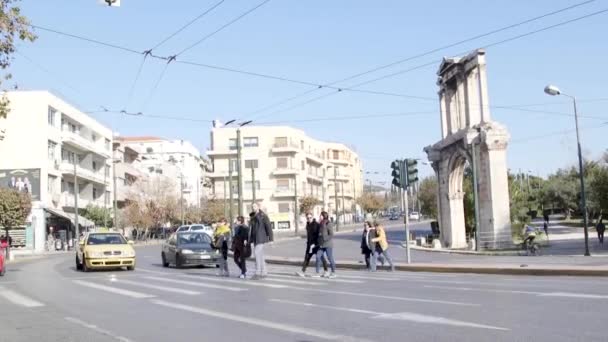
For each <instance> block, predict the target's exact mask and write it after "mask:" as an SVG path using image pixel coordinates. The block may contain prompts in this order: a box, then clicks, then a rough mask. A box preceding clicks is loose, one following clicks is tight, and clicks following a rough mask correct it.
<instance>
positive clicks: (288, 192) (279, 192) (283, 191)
mask: <svg viewBox="0 0 608 342" xmlns="http://www.w3.org/2000/svg"><path fill="white" fill-rule="evenodd" d="M294 196H295V190H294V189H293V188H278V189H275V190H274V191H273V192H272V197H275V198H285V197H294Z"/></svg>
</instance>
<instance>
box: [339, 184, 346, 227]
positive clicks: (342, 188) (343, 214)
mask: <svg viewBox="0 0 608 342" xmlns="http://www.w3.org/2000/svg"><path fill="white" fill-rule="evenodd" d="M340 192H342V223H343V224H346V208H345V204H346V202H344V183H340Z"/></svg>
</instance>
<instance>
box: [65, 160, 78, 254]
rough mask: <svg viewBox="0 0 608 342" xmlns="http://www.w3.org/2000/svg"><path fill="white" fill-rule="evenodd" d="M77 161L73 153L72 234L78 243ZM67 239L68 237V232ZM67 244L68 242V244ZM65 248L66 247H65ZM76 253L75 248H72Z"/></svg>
mask: <svg viewBox="0 0 608 342" xmlns="http://www.w3.org/2000/svg"><path fill="white" fill-rule="evenodd" d="M77 163H78V155H77V154H76V153H74V235H75V237H76V239H75V241H76V243H78V238H79V237H80V232H79V227H78V192H79V191H80V190H79V189H78V171H77V170H76V164H77ZM67 239H68V240H69V239H70V236H69V234H68V236H67ZM68 245H69V244H68ZM74 247H76V246H74ZM66 249H67V248H66ZM74 250H76V252H77V253H78V251H77V249H76V248H74Z"/></svg>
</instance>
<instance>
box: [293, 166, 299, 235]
mask: <svg viewBox="0 0 608 342" xmlns="http://www.w3.org/2000/svg"><path fill="white" fill-rule="evenodd" d="M293 181H294V183H295V184H294V187H293V195H294V199H293V202H294V207H293V213H294V219H293V222H294V225H295V227H296V236H297V235H298V231H299V229H300V223H299V222H298V221H299V217H298V216H299V213H298V211H299V210H298V209H299V208H298V175H297V174H296V175H294V176H293Z"/></svg>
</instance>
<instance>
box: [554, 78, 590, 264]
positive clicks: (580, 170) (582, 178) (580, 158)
mask: <svg viewBox="0 0 608 342" xmlns="http://www.w3.org/2000/svg"><path fill="white" fill-rule="evenodd" d="M545 93H547V94H548V95H551V96H557V95H562V96H565V97H569V98H570V99H572V104H573V105H574V124H575V126H576V144H577V148H578V173H579V178H580V182H581V202H582V203H581V205H582V207H583V225H584V230H585V256H590V255H591V254H590V253H589V231H588V229H587V199H586V196H585V176H584V174H583V156H582V153H581V140H580V135H579V131H578V112H577V109H576V97H574V96H571V95H568V94H564V93H562V92H561V91H560V90H559V88H558V87H556V86H554V85H548V86H546V87H545Z"/></svg>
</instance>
